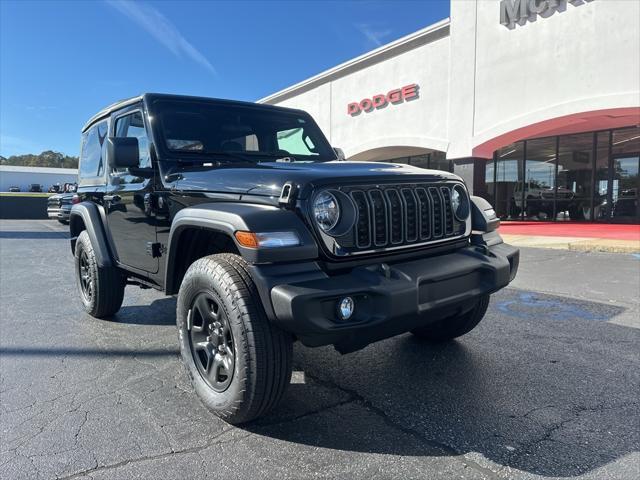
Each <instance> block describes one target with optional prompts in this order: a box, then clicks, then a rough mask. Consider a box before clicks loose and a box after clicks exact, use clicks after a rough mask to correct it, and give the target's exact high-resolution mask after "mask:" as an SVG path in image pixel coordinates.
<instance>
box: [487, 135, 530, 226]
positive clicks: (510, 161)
mask: <svg viewBox="0 0 640 480" xmlns="http://www.w3.org/2000/svg"><path fill="white" fill-rule="evenodd" d="M523 155H524V143H523V142H518V143H512V144H511V145H507V146H506V147H504V148H501V149H500V150H498V151H497V152H496V166H495V169H496V173H495V178H496V182H495V189H496V195H495V196H496V204H495V205H494V206H495V209H496V213H497V214H498V216H499V217H500V218H505V219H506V218H509V219H511V218H517V217H518V216H519V215H520V212H521V207H522V201H523V200H522V178H523V175H522V166H523Z"/></svg>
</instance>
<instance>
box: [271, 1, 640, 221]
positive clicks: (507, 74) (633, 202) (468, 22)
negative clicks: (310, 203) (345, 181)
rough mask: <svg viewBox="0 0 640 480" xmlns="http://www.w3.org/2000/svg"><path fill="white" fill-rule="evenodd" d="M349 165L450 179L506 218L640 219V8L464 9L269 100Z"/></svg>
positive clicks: (478, 4)
mask: <svg viewBox="0 0 640 480" xmlns="http://www.w3.org/2000/svg"><path fill="white" fill-rule="evenodd" d="M261 102H263V103H268V104H274V105H282V106H287V107H293V108H300V109H303V110H306V111H308V112H309V113H311V114H312V115H313V117H314V118H315V119H316V121H317V122H318V124H319V125H320V127H321V128H322V130H323V131H324V132H325V134H326V135H327V137H328V138H329V140H330V141H331V143H332V144H333V145H334V146H336V147H340V148H342V150H343V151H344V152H345V155H346V157H347V159H349V160H357V161H389V162H397V163H408V164H411V165H416V166H419V167H423V168H435V169H441V170H449V171H453V172H455V173H457V174H459V175H460V176H461V177H463V178H464V179H465V181H466V183H467V185H468V187H469V189H470V190H472V191H473V194H474V195H479V196H481V197H484V198H486V199H487V200H489V201H490V202H491V203H493V204H494V205H495V208H496V211H497V213H498V214H499V216H500V217H501V218H503V219H525V220H558V221H560V220H581V221H598V222H624V223H640V206H639V202H638V191H639V187H640V184H639V182H640V177H639V175H638V171H639V168H640V2H638V1H635V0H591V1H588V0H502V1H500V0H479V1H465V0H453V1H452V2H451V17H450V18H449V19H445V20H442V21H440V22H438V23H436V24H434V25H431V26H428V27H426V28H424V29H422V30H420V31H417V32H415V33H413V34H410V35H408V36H406V37H404V38H401V39H399V40H397V41H395V42H392V43H389V44H388V45H384V46H382V47H380V48H378V49H376V50H374V51H371V52H368V53H366V54H364V55H362V56H360V57H358V58H355V59H353V60H350V61H347V62H345V63H343V64H341V65H338V66H336V67H334V68H331V69H329V70H327V71H325V72H322V73H320V74H319V75H316V76H314V77H312V78H309V79H307V80H304V81H302V82H300V83H298V84H296V85H293V86H291V87H289V88H286V89H284V90H282V91H279V92H276V93H274V94H273V95H270V96H268V97H266V98H263V99H262V100H261Z"/></svg>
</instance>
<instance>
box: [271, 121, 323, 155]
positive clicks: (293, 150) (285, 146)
mask: <svg viewBox="0 0 640 480" xmlns="http://www.w3.org/2000/svg"><path fill="white" fill-rule="evenodd" d="M277 140H278V149H280V150H284V151H286V152H289V153H290V154H292V155H317V153H316V151H315V150H316V147H315V145H314V144H313V142H312V141H311V138H309V136H308V135H307V134H306V133H305V131H304V129H303V128H302V127H298V128H291V129H289V130H281V131H279V132H278V133H277Z"/></svg>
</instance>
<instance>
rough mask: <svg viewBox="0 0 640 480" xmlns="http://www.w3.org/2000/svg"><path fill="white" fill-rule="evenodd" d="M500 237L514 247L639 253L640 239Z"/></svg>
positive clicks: (508, 235) (506, 235)
mask: <svg viewBox="0 0 640 480" xmlns="http://www.w3.org/2000/svg"><path fill="white" fill-rule="evenodd" d="M502 238H503V239H504V241H505V242H506V243H509V244H511V245H514V246H516V247H533V248H553V249H560V250H572V251H576V252H607V253H640V240H614V239H610V238H585V237H549V236H531V235H510V234H503V235H502Z"/></svg>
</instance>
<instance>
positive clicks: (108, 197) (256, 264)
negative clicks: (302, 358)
mask: <svg viewBox="0 0 640 480" xmlns="http://www.w3.org/2000/svg"><path fill="white" fill-rule="evenodd" d="M78 195H79V197H80V198H79V200H80V202H79V203H77V204H75V205H74V206H73V208H72V210H71V216H70V229H71V250H72V251H73V253H74V255H75V266H76V275H77V283H78V287H79V293H80V297H81V299H82V302H83V304H84V307H85V309H86V311H87V312H88V313H89V314H90V315H92V316H94V317H97V318H106V317H110V316H112V315H114V314H115V313H116V312H117V311H118V309H119V308H120V306H121V304H122V299H123V295H124V289H125V286H126V285H138V286H140V287H152V288H155V289H157V290H160V291H163V292H164V293H165V294H167V295H176V294H177V326H178V332H179V342H180V349H181V352H182V357H183V360H184V363H185V365H186V369H187V371H188V372H189V375H190V376H191V379H192V382H193V386H194V388H195V390H196V392H197V393H198V395H199V396H200V398H201V399H202V401H203V402H204V403H205V405H206V406H207V407H209V408H210V409H211V410H212V411H213V412H215V413H216V414H217V415H219V416H220V417H222V418H224V419H225V420H227V421H228V422H230V423H242V422H246V421H249V420H252V419H255V418H256V417H259V416H260V415H263V414H264V413H265V412H267V411H268V410H269V409H271V408H272V407H273V406H274V405H276V404H277V403H278V401H279V399H280V398H281V397H282V394H283V392H284V390H285V388H286V386H287V384H288V383H289V381H290V376H291V357H292V343H293V341H294V340H299V341H301V342H302V343H303V344H304V345H307V346H312V347H313V346H320V345H334V346H335V348H336V349H337V350H338V351H340V352H342V353H346V352H351V351H354V350H357V349H360V348H363V347H365V346H366V345H367V344H369V343H371V342H375V341H377V340H381V339H384V338H388V337H391V336H393V335H398V334H401V333H405V332H409V331H410V332H412V333H413V334H415V335H417V336H418V337H421V338H425V339H428V340H432V341H444V340H450V339H452V338H455V337H458V336H460V335H464V334H465V333H467V332H469V331H470V330H471V329H473V328H474V327H475V326H476V325H477V324H478V322H479V321H480V320H481V319H482V317H483V316H484V314H485V312H486V310H487V305H488V304H489V295H490V294H492V293H493V292H495V291H497V290H499V289H501V288H503V287H504V286H506V285H507V284H508V283H509V282H510V281H511V280H512V279H513V278H514V276H515V274H516V271H517V268H518V258H519V254H518V250H516V249H514V248H512V247H510V246H508V245H506V244H504V243H503V242H502V239H501V238H500V236H499V235H498V232H497V231H496V228H497V226H498V224H499V221H498V219H497V218H496V216H495V213H494V211H493V209H492V208H491V206H490V205H489V204H488V203H487V202H485V201H484V200H482V199H481V198H475V197H469V195H468V193H467V189H466V188H465V185H464V183H463V182H462V181H461V180H460V178H459V177H457V176H455V175H453V174H450V173H445V172H440V171H433V170H423V169H420V168H415V167H411V166H407V165H397V164H389V163H364V162H347V161H344V160H343V158H342V154H341V152H340V151H339V150H338V149H333V148H331V146H330V145H329V143H328V141H327V140H326V138H325V137H324V136H323V135H322V132H321V131H320V129H319V128H318V126H317V125H316V123H315V122H314V120H313V119H312V118H311V117H310V116H309V115H308V114H307V113H305V112H303V111H299V110H292V109H287V108H280V107H273V106H266V105H257V104H252V103H243V102H235V101H227V100H214V99H208V98H194V97H184V96H174V95H160V94H145V95H143V96H140V97H136V98H131V99H128V100H124V101H121V102H118V103H116V104H114V105H111V106H110V107H108V108H106V109H104V110H103V111H101V112H99V113H98V114H97V115H95V116H94V117H93V118H91V119H90V120H89V122H88V123H87V124H86V125H85V127H84V129H83V130H82V152H81V157H80V172H79V185H78Z"/></svg>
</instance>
